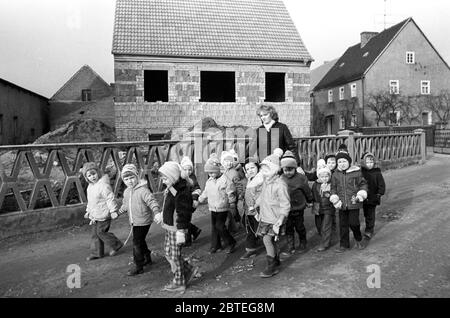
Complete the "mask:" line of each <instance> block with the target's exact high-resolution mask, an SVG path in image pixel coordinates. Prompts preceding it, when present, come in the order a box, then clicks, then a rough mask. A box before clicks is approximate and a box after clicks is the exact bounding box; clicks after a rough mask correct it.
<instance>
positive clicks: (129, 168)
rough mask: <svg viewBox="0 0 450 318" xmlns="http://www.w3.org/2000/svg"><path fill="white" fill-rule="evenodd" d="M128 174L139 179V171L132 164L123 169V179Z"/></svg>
mask: <svg viewBox="0 0 450 318" xmlns="http://www.w3.org/2000/svg"><path fill="white" fill-rule="evenodd" d="M127 174H132V175H134V176H136V178H139V172H138V169H137V168H136V166H135V165H134V164H132V163H128V164H126V165H125V166H123V168H122V178H123V176H124V175H127Z"/></svg>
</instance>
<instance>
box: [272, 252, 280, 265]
mask: <svg viewBox="0 0 450 318" xmlns="http://www.w3.org/2000/svg"><path fill="white" fill-rule="evenodd" d="M274 261H275V266H280V265H281V262H280V253H277V254H276V255H275V258H274Z"/></svg>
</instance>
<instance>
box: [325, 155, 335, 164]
mask: <svg viewBox="0 0 450 318" xmlns="http://www.w3.org/2000/svg"><path fill="white" fill-rule="evenodd" d="M330 158H334V159H336V155H335V154H334V153H330V154H328V155H326V156H325V163H327V162H328V159H330Z"/></svg>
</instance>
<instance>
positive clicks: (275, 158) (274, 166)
mask: <svg viewBox="0 0 450 318" xmlns="http://www.w3.org/2000/svg"><path fill="white" fill-rule="evenodd" d="M277 149H279V148H277ZM277 149H275V150H274V151H273V152H274V153H273V154H271V155H269V156H267V157H266V158H264V160H263V161H262V162H261V166H263V165H266V166H268V167H269V168H270V170H272V171H276V172H278V171H279V170H280V157H281V156H282V155H283V151H281V154H280V152H279V151H278V150H277Z"/></svg>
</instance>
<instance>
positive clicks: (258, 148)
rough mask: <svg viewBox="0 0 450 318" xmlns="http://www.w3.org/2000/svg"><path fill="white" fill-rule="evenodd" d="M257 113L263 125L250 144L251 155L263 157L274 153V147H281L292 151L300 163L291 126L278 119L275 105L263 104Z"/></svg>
mask: <svg viewBox="0 0 450 318" xmlns="http://www.w3.org/2000/svg"><path fill="white" fill-rule="evenodd" d="M256 115H257V116H258V117H259V118H260V119H261V123H262V125H261V126H260V127H258V129H256V136H255V138H253V142H252V145H251V146H250V156H251V157H257V158H259V159H262V158H265V157H267V156H268V155H270V154H271V153H273V151H274V149H276V148H281V150H283V152H285V151H286V150H290V151H292V153H293V154H294V156H295V160H296V161H297V165H299V164H300V158H299V156H298V151H297V146H296V144H295V141H294V139H293V138H292V134H291V132H290V130H289V128H288V127H287V126H286V125H285V124H283V123H280V122H279V121H278V113H277V111H276V109H275V108H274V107H273V106H269V105H261V106H260V107H259V108H258V109H257V111H256Z"/></svg>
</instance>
